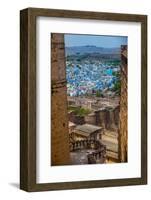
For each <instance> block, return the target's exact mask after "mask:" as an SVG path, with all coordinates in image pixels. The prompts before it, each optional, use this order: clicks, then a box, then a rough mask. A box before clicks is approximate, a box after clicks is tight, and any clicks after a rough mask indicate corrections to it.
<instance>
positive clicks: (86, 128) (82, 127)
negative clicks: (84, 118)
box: [74, 124, 102, 134]
mask: <svg viewBox="0 0 151 200" xmlns="http://www.w3.org/2000/svg"><path fill="white" fill-rule="evenodd" d="M101 129H102V127H100V126H95V125H92V124H83V125H78V126H76V128H75V129H74V130H75V131H76V130H77V131H82V132H85V133H87V134H90V133H93V132H95V131H98V130H101Z"/></svg>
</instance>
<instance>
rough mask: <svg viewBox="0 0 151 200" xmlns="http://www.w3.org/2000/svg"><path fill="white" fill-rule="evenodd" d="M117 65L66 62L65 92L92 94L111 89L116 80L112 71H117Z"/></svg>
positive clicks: (70, 94)
mask: <svg viewBox="0 0 151 200" xmlns="http://www.w3.org/2000/svg"><path fill="white" fill-rule="evenodd" d="M119 69H120V68H119V66H114V67H113V66H109V65H108V64H105V63H99V64H95V63H94V64H87V63H82V64H72V65H71V64H67V67H66V78H67V93H68V95H69V96H80V95H85V94H93V93H96V92H97V91H103V90H104V89H106V88H108V89H112V88H113V87H114V84H115V83H116V81H117V77H116V76H115V75H114V73H113V72H117V71H119Z"/></svg>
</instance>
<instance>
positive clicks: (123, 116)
mask: <svg viewBox="0 0 151 200" xmlns="http://www.w3.org/2000/svg"><path fill="white" fill-rule="evenodd" d="M121 60H122V63H121V99H120V129H119V144H120V145H119V157H120V161H121V162H127V159H128V158H127V152H128V151H127V149H128V143H127V141H128V133H127V127H128V125H127V117H128V111H127V109H128V106H127V103H128V102H127V74H128V73H127V46H126V45H123V46H121Z"/></svg>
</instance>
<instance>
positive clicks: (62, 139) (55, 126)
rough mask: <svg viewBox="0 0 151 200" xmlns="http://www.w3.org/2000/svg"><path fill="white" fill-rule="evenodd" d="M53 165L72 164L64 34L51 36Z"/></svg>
mask: <svg viewBox="0 0 151 200" xmlns="http://www.w3.org/2000/svg"><path fill="white" fill-rule="evenodd" d="M51 92H52V95H51V165H67V164H70V153H69V130H68V113H67V88H66V64H65V47H64V34H60V33H59V34H58V33H52V34H51Z"/></svg>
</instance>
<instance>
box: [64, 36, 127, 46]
mask: <svg viewBox="0 0 151 200" xmlns="http://www.w3.org/2000/svg"><path fill="white" fill-rule="evenodd" d="M127 39H128V38H127V36H104V35H103V36H101V35H82V34H81V35H80V34H65V46H68V47H70V46H85V45H94V46H97V47H104V48H113V47H120V46H121V45H126V44H127Z"/></svg>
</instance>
